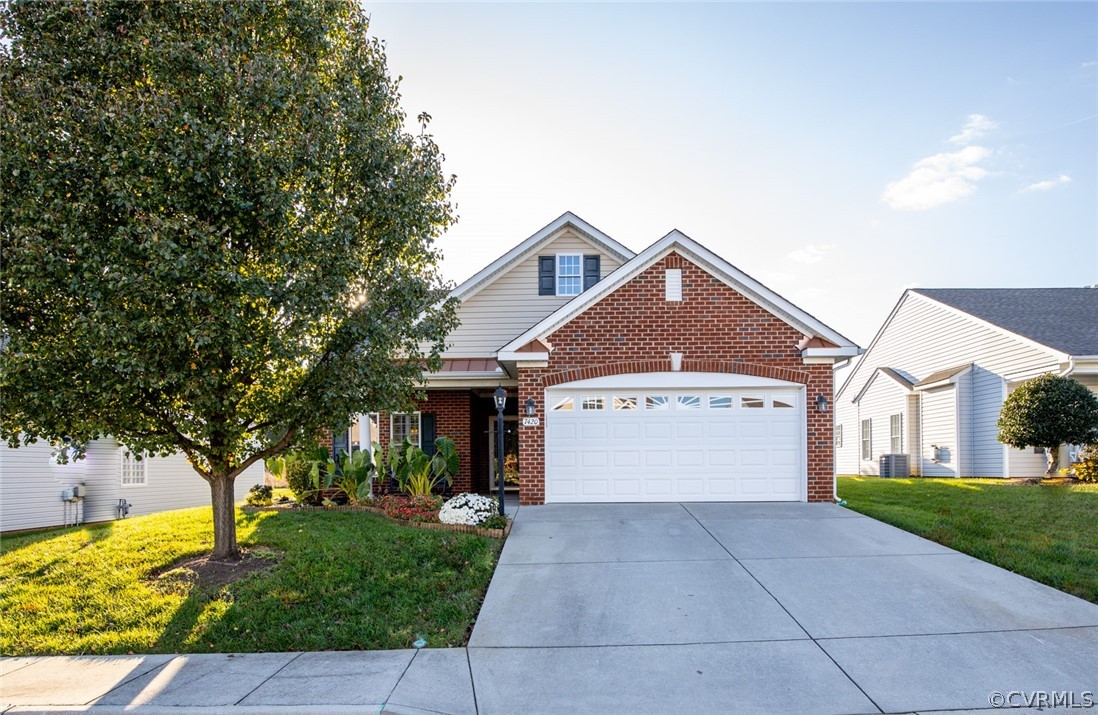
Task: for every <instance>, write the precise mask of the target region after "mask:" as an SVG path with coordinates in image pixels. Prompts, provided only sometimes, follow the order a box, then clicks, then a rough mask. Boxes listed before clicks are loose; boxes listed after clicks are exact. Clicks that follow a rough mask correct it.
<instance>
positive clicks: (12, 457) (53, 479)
mask: <svg viewBox="0 0 1098 715" xmlns="http://www.w3.org/2000/svg"><path fill="white" fill-rule="evenodd" d="M262 483H263V463H262V462H258V463H256V464H253V465H252V466H251V467H249V468H248V469H247V470H245V472H244V473H243V474H241V475H240V476H239V477H237V478H236V499H237V500H238V501H239V500H242V499H244V497H245V495H246V494H247V493H248V490H249V489H251V487H252V485H255V484H262ZM81 484H82V485H84V489H85V497H84V498H83V500H82V504H80V505H79V509H80V513H79V516H80V517H81V521H82V522H84V523H91V522H97V521H109V520H112V519H116V518H118V517H119V516H120V514H119V512H118V510H117V508H116V507H117V506H118V503H119V500H125V501H126V502H127V503H128V504H129V505H130V508H129V516H137V515H140V514H152V513H154V512H158V511H167V510H169V509H183V508H186V507H193V506H209V505H210V487H209V484H207V483H206V481H205V480H203V479H202V478H201V477H199V476H198V473H197V472H195V471H194V470H193V469H192V468H191V465H189V464H188V463H187V459H186V458H185V457H184V456H183V455H182V454H173V455H172V456H170V457H165V458H159V457H153V458H149V459H143V460H140V461H138V460H135V459H133V458H132V457H131V456H130V455H129V453H128V451H127V450H125V449H124V448H122V447H120V446H119V445H118V443H117V442H115V441H114V440H113V439H100V440H96V441H94V442H92V443H91V444H90V445H88V450H87V457H86V458H84V459H82V460H80V461H78V462H69V463H68V464H57V462H56V460H55V459H54V452H53V448H52V447H50V445H48V444H46V443H45V442H37V443H35V444H30V445H25V446H22V447H19V448H18V449H11V448H9V447H8V446H7V445H0V531H3V532H10V531H21V530H24V529H40V528H43V527H50V526H63V525H65V524H66V523H73V520H74V519H75V518H76V517H77V516H78V515H77V513H76V511H77V505H76V503H75V502H65V501H63V500H62V493H63V492H66V491H69V490H71V489H73V487H75V486H77V485H81Z"/></svg>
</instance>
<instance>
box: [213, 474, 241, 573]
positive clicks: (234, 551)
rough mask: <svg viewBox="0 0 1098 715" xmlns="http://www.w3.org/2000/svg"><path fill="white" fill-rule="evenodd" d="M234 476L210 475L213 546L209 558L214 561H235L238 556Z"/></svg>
mask: <svg viewBox="0 0 1098 715" xmlns="http://www.w3.org/2000/svg"><path fill="white" fill-rule="evenodd" d="M235 481H236V477H230V476H227V475H218V474H215V475H212V476H211V477H210V490H211V492H212V497H213V526H214V548H213V553H212V554H210V558H211V559H213V560H215V561H230V560H231V561H235V560H237V559H239V558H240V547H239V546H238V545H237V543H236V506H235V505H234V502H233V482H235Z"/></svg>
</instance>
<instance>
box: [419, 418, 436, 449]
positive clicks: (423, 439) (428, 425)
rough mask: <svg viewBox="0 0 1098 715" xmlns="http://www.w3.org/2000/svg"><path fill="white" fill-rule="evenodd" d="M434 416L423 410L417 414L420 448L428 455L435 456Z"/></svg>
mask: <svg viewBox="0 0 1098 715" xmlns="http://www.w3.org/2000/svg"><path fill="white" fill-rule="evenodd" d="M436 436H437V435H436V434H435V416H434V415H432V414H430V413H429V412H423V413H421V414H420V415H419V441H420V444H421V445H422V446H421V447H420V449H422V450H423V453H424V454H426V455H427V456H428V457H433V456H435V438H436Z"/></svg>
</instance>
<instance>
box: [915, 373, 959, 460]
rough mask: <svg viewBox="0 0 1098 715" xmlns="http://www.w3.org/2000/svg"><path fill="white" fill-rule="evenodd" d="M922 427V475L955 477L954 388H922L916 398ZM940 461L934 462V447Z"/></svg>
mask: <svg viewBox="0 0 1098 715" xmlns="http://www.w3.org/2000/svg"><path fill="white" fill-rule="evenodd" d="M920 403H921V419H920V421H921V422H922V426H923V444H922V460H921V463H920V465H919V467H920V470H921V472H922V475H923V476H924V477H957V476H960V473H959V471H958V470H959V454H958V452H959V450H958V446H957V390H956V386H955V385H949V386H946V387H939V388H937V389H934V390H926V391H925V392H923V393H922V396H921V397H920ZM935 446H937V447H938V454H939V456H940V460H939V461H937V462H935V461H934V447H935Z"/></svg>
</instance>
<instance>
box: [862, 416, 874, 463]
mask: <svg viewBox="0 0 1098 715" xmlns="http://www.w3.org/2000/svg"><path fill="white" fill-rule="evenodd" d="M862 459H873V420H862Z"/></svg>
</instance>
